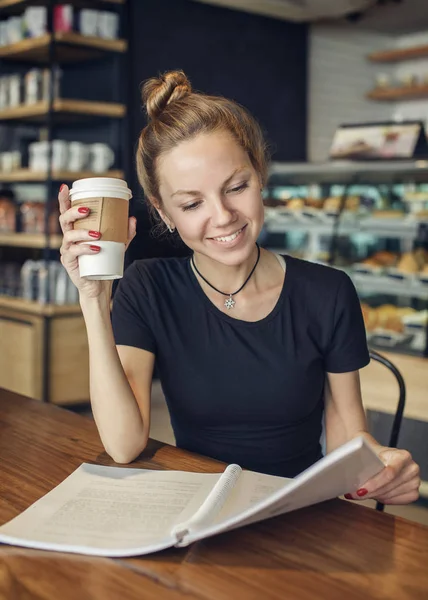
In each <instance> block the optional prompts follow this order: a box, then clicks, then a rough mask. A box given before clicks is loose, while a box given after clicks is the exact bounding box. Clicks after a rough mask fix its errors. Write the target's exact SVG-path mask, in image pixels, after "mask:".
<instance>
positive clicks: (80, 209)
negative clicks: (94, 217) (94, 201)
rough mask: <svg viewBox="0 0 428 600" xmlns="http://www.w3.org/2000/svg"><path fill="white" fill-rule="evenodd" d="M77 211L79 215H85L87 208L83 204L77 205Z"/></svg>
mask: <svg viewBox="0 0 428 600" xmlns="http://www.w3.org/2000/svg"><path fill="white" fill-rule="evenodd" d="M77 212H80V214H81V215H86V214H88V212H89V208H86V207H85V206H79V208H78V209H77Z"/></svg>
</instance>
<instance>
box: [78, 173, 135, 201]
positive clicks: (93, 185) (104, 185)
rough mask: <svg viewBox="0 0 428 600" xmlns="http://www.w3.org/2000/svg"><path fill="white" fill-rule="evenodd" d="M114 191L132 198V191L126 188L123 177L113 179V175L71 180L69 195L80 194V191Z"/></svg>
mask: <svg viewBox="0 0 428 600" xmlns="http://www.w3.org/2000/svg"><path fill="white" fill-rule="evenodd" d="M105 191H108V192H115V193H117V194H119V195H121V196H122V195H124V194H125V196H127V197H128V200H129V199H130V198H132V192H131V190H130V189H129V188H128V184H127V183H126V181H124V180H123V179H115V178H114V177H86V178H85V179H77V181H74V182H73V186H72V188H71V190H70V196H71V197H73V195H74V194H80V193H81V192H94V193H100V192H105Z"/></svg>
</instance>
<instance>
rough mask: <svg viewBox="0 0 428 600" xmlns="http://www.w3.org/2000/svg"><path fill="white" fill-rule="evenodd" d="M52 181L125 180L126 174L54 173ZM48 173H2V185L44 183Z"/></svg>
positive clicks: (113, 171)
mask: <svg viewBox="0 0 428 600" xmlns="http://www.w3.org/2000/svg"><path fill="white" fill-rule="evenodd" d="M51 176H52V181H58V182H59V181H61V182H64V183H67V182H71V181H75V180H76V179H86V178H87V177H113V178H114V179H123V178H124V176H125V175H124V172H123V171H121V170H119V169H113V170H111V171H105V172H103V173H94V172H93V171H52V174H51ZM47 177H48V174H47V173H43V172H39V171H32V170H30V169H17V170H16V171H9V172H2V171H0V183H42V182H44V181H46V179H47Z"/></svg>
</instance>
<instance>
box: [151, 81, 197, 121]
mask: <svg viewBox="0 0 428 600" xmlns="http://www.w3.org/2000/svg"><path fill="white" fill-rule="evenodd" d="M191 92H192V86H191V85H190V82H189V80H188V79H187V77H186V75H185V74H184V73H183V71H168V72H167V73H164V74H163V75H161V76H160V77H152V78H151V79H148V80H147V81H146V82H145V84H144V85H143V103H144V104H145V105H146V110H147V114H148V115H149V118H150V119H152V120H153V119H156V118H158V117H159V115H160V114H161V113H162V111H163V110H164V109H165V107H166V106H167V105H168V104H169V103H170V102H174V101H176V100H181V98H183V97H184V96H187V95H188V94H190V93H191Z"/></svg>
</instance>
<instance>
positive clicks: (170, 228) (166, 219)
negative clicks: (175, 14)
mask: <svg viewBox="0 0 428 600" xmlns="http://www.w3.org/2000/svg"><path fill="white" fill-rule="evenodd" d="M154 206H155V209H156V211H157V213H158V215H159V217H160V218H161V220H162V221H163V222H164V223H165V225H166V226H167V228H168V231H169V232H170V233H172V232H173V231H174V229H175V226H174V223H173V222H172V220H171V219H170V218H169V217H168V215H167V214H166V213H165V212H164V211H163V210H162V209H161V208H157V207H156V205H154Z"/></svg>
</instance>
